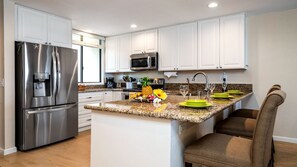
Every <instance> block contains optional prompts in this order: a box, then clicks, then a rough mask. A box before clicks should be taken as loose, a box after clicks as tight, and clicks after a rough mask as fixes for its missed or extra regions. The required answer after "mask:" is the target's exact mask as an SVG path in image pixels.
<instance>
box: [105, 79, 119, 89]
mask: <svg viewBox="0 0 297 167" xmlns="http://www.w3.org/2000/svg"><path fill="white" fill-rule="evenodd" d="M105 86H106V87H107V88H115V87H117V83H115V81H114V78H113V77H108V78H106V83H105Z"/></svg>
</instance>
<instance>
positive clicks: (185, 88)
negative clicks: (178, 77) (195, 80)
mask: <svg viewBox="0 0 297 167" xmlns="http://www.w3.org/2000/svg"><path fill="white" fill-rule="evenodd" d="M179 92H180V94H182V95H183V97H184V98H186V95H187V94H188V93H189V85H180V86H179Z"/></svg>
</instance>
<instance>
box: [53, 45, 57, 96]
mask: <svg viewBox="0 0 297 167" xmlns="http://www.w3.org/2000/svg"><path fill="white" fill-rule="evenodd" d="M52 59H53V82H52V84H53V96H54V97H56V91H57V61H56V56H55V48H53V52H52Z"/></svg>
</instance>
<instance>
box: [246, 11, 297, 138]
mask: <svg viewBox="0 0 297 167" xmlns="http://www.w3.org/2000/svg"><path fill="white" fill-rule="evenodd" d="M248 37H249V43H248V44H249V47H248V51H249V55H250V56H252V57H253V60H252V62H251V63H253V64H254V67H255V72H254V73H253V83H254V91H255V95H256V99H257V100H258V101H262V100H263V99H264V97H265V93H266V90H267V88H268V87H269V86H270V85H272V84H274V83H279V84H281V86H282V89H283V90H284V91H285V92H286V93H287V99H286V101H285V103H284V104H283V105H282V106H281V107H280V108H279V112H278V114H277V118H276V124H275V131H274V135H276V136H283V137H289V138H295V139H296V140H295V142H297V133H296V127H297V121H296V118H297V111H296V98H295V97H294V95H296V94H297V76H296V73H297V9H294V10H288V11H283V12H276V13H269V14H265V15H261V16H252V17H250V18H248Z"/></svg>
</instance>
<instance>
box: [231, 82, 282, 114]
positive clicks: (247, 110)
mask: <svg viewBox="0 0 297 167" xmlns="http://www.w3.org/2000/svg"><path fill="white" fill-rule="evenodd" d="M280 89H281V86H280V85H278V84H275V85H273V86H272V87H271V88H270V89H269V91H268V92H267V94H269V93H271V92H272V91H275V90H280ZM258 111H259V110H254V109H238V110H235V111H233V112H232V113H231V114H230V115H229V117H243V118H253V119H256V118H257V115H258Z"/></svg>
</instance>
